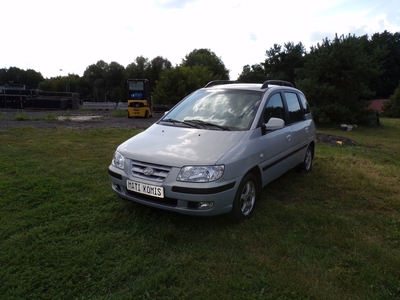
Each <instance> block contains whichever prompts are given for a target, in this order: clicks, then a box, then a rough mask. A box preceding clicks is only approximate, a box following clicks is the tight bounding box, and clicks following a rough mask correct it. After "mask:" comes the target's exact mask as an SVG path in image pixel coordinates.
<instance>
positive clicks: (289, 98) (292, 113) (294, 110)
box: [285, 92, 304, 123]
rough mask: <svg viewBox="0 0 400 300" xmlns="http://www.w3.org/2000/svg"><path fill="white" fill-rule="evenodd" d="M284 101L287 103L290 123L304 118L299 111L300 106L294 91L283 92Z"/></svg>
mask: <svg viewBox="0 0 400 300" xmlns="http://www.w3.org/2000/svg"><path fill="white" fill-rule="evenodd" d="M285 97H286V102H287V105H288V111H289V117H290V123H295V122H299V121H302V120H304V118H303V114H302V112H301V106H300V102H299V99H298V98H297V94H296V93H289V92H285Z"/></svg>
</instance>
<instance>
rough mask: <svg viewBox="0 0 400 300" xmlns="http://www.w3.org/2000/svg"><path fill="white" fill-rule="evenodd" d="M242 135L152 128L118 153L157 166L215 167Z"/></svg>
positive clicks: (229, 132) (177, 128)
mask: <svg viewBox="0 0 400 300" xmlns="http://www.w3.org/2000/svg"><path fill="white" fill-rule="evenodd" d="M245 132H246V131H220V130H203V129H195V128H182V127H174V126H164V125H158V124H154V125H152V126H151V127H149V128H148V129H147V130H145V131H143V132H142V133H140V134H138V135H136V136H134V137H132V138H131V139H129V140H127V141H126V142H124V143H123V144H121V145H120V146H119V147H118V151H120V152H121V153H122V154H123V155H124V156H125V157H126V158H129V159H132V160H138V161H144V162H149V163H154V164H160V165H168V166H175V167H182V166H184V165H190V164H196V165H214V164H216V162H217V161H218V160H219V159H220V158H221V157H222V156H223V155H224V154H225V153H226V152H227V151H228V150H229V149H231V148H232V147H233V146H234V145H235V144H237V143H238V141H239V140H240V139H241V138H242V137H243V135H244V134H245Z"/></svg>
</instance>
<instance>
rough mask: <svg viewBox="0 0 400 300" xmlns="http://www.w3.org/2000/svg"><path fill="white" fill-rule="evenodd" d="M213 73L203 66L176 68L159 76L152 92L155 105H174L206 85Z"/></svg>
mask: <svg viewBox="0 0 400 300" xmlns="http://www.w3.org/2000/svg"><path fill="white" fill-rule="evenodd" d="M213 76H214V75H213V73H212V72H210V70H209V69H208V68H207V67H203V66H193V67H187V66H178V67H175V68H171V69H168V70H166V71H164V72H163V73H162V74H161V77H160V80H159V81H158V83H157V86H156V87H155V89H154V92H153V102H154V103H156V104H166V105H175V104H176V103H178V102H179V101H180V100H182V99H183V98H184V97H186V96H187V95H188V94H190V93H192V92H193V91H195V90H197V89H198V88H200V87H203V86H205V85H206V83H207V82H209V81H211V80H212V78H213Z"/></svg>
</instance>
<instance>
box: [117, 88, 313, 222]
mask: <svg viewBox="0 0 400 300" xmlns="http://www.w3.org/2000/svg"><path fill="white" fill-rule="evenodd" d="M226 83H227V82H211V83H209V84H207V85H206V87H204V88H202V89H199V90H197V91H195V92H193V93H192V94H190V95H189V96H187V97H186V98H185V99H183V100H182V101H181V102H179V103H178V104H177V105H176V106H174V107H173V108H172V109H171V110H170V111H169V112H167V113H166V114H165V115H164V116H163V117H162V118H161V119H160V120H158V121H157V122H156V123H155V124H153V125H152V126H151V127H149V128H148V129H147V130H145V131H143V132H141V133H140V134H138V135H135V136H134V137H132V138H131V139H129V140H127V141H126V142H124V143H123V144H121V145H120V146H118V148H117V150H116V152H115V154H114V157H113V159H112V162H111V165H110V166H109V177H110V180H111V183H112V189H113V190H114V191H115V193H116V194H117V195H118V196H120V197H121V198H123V199H126V200H130V201H134V202H137V203H141V204H145V205H148V206H152V207H156V208H160V209H164V210H169V211H174V212H178V213H181V214H186V215H195V216H213V215H218V214H225V213H230V216H231V217H232V218H233V219H234V220H238V221H241V220H244V219H247V218H249V217H250V216H251V215H252V213H253V208H254V205H255V203H256V200H257V196H258V195H259V193H260V190H261V189H262V188H263V187H264V186H265V185H266V184H268V183H269V182H271V181H273V180H274V179H276V178H277V177H279V176H281V175H282V174H284V173H285V172H287V171H289V170H291V169H293V168H295V167H297V168H299V169H300V170H302V171H303V172H309V171H310V170H311V166H312V161H313V157H314V148H315V125H314V122H313V119H312V116H311V110H310V107H309V105H308V103H307V100H306V97H305V96H304V94H303V93H302V92H301V91H299V90H298V89H295V88H293V87H292V85H291V84H290V83H288V82H284V81H266V82H265V83H264V84H245V83H236V82H229V83H232V84H226Z"/></svg>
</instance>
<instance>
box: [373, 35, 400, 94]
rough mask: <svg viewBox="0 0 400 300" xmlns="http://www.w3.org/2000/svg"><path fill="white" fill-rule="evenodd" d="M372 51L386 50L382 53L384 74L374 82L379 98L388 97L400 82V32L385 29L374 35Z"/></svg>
mask: <svg viewBox="0 0 400 300" xmlns="http://www.w3.org/2000/svg"><path fill="white" fill-rule="evenodd" d="M369 43H370V49H371V50H370V51H377V50H384V52H383V53H382V54H383V56H382V58H381V59H382V68H383V70H384V71H383V74H382V76H380V77H379V78H376V79H375V80H374V81H373V82H372V83H371V85H372V88H373V89H375V90H376V97H377V98H388V97H389V96H390V95H392V94H393V92H394V90H395V89H396V87H397V85H398V83H399V82H400V32H396V33H394V34H392V33H390V32H388V31H386V30H385V31H384V32H382V33H375V34H374V35H372V37H371V39H370V41H369Z"/></svg>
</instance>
